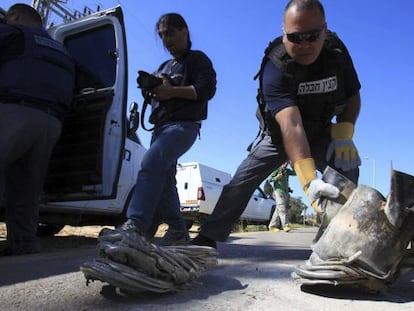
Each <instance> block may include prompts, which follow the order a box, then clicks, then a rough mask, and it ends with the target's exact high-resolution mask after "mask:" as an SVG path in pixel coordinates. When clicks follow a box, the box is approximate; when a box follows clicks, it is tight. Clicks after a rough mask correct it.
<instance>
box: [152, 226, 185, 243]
mask: <svg viewBox="0 0 414 311" xmlns="http://www.w3.org/2000/svg"><path fill="white" fill-rule="evenodd" d="M189 242H190V236H189V235H188V232H187V231H178V230H173V229H168V230H167V232H166V233H165V234H164V236H163V237H162V238H161V240H159V241H158V242H157V243H156V244H157V245H159V246H180V245H187V244H188V243H189Z"/></svg>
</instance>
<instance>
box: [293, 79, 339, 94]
mask: <svg viewBox="0 0 414 311" xmlns="http://www.w3.org/2000/svg"><path fill="white" fill-rule="evenodd" d="M337 88H338V80H337V78H336V76H332V77H329V78H326V79H322V80H317V81H310V82H302V83H300V84H299V86H298V95H308V94H320V93H329V92H333V91H336V89H337Z"/></svg>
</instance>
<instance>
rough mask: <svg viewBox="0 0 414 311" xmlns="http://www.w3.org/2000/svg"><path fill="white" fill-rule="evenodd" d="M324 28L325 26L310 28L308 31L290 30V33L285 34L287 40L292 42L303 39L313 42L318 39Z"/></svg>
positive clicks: (298, 41)
mask: <svg viewBox="0 0 414 311" xmlns="http://www.w3.org/2000/svg"><path fill="white" fill-rule="evenodd" d="M324 29H325V27H322V28H320V29H315V30H311V31H308V32H292V33H286V32H285V35H286V38H287V39H288V41H290V42H292V43H301V42H303V41H307V42H315V41H316V40H318V39H319V37H320V36H321V34H322V32H323V30H324Z"/></svg>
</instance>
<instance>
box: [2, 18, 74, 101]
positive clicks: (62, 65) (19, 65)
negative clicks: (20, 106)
mask: <svg viewBox="0 0 414 311" xmlns="http://www.w3.org/2000/svg"><path fill="white" fill-rule="evenodd" d="M13 27H15V28H17V30H18V31H20V32H21V35H22V36H23V43H24V49H23V52H22V53H21V54H19V55H15V56H13V57H8V59H7V61H5V62H3V63H2V64H1V66H0V99H10V100H20V99H26V100H30V101H33V102H36V103H39V104H41V105H50V106H51V108H56V107H54V105H56V104H60V105H59V106H63V107H60V109H63V108H65V107H67V106H69V105H70V104H71V101H72V97H73V89H74V80H75V65H74V61H73V59H72V58H71V57H70V56H69V55H68V54H67V51H66V49H65V47H64V46H63V44H61V43H60V42H57V41H55V40H53V39H51V38H50V37H49V35H48V34H47V33H46V31H44V30H43V29H36V28H32V27H25V26H20V25H14V26H13Z"/></svg>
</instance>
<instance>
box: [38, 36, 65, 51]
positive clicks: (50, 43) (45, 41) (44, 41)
mask: <svg viewBox="0 0 414 311" xmlns="http://www.w3.org/2000/svg"><path fill="white" fill-rule="evenodd" d="M34 40H35V42H36V44H37V45H40V46H45V47H48V48H51V49H54V50H58V51H60V52H62V53H64V54H67V52H66V49H65V48H64V47H63V45H62V44H60V43H59V42H57V41H55V40H52V39H49V38H45V37H41V36H36V35H35V36H34Z"/></svg>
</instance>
